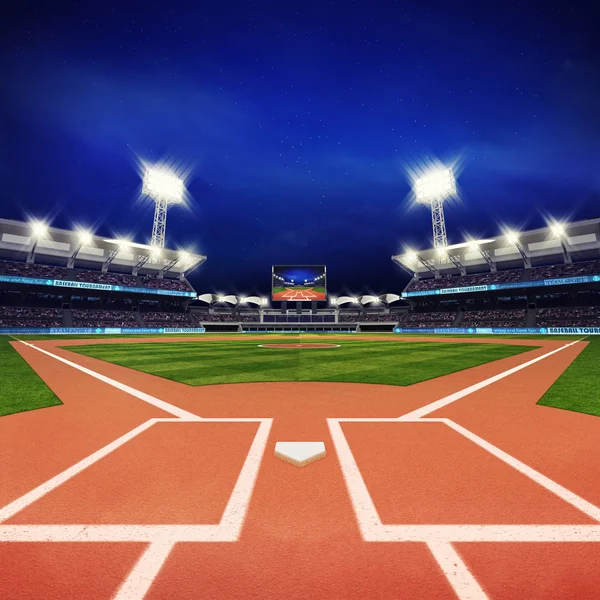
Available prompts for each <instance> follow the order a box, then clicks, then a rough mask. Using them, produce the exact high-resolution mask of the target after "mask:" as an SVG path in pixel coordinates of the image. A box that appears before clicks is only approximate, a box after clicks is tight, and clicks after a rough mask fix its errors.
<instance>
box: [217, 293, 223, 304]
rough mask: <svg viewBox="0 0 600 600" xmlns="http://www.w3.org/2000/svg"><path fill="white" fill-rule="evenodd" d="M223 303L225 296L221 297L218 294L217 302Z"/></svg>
mask: <svg viewBox="0 0 600 600" xmlns="http://www.w3.org/2000/svg"><path fill="white" fill-rule="evenodd" d="M224 301H225V296H222V295H221V294H219V295H218V296H217V302H224Z"/></svg>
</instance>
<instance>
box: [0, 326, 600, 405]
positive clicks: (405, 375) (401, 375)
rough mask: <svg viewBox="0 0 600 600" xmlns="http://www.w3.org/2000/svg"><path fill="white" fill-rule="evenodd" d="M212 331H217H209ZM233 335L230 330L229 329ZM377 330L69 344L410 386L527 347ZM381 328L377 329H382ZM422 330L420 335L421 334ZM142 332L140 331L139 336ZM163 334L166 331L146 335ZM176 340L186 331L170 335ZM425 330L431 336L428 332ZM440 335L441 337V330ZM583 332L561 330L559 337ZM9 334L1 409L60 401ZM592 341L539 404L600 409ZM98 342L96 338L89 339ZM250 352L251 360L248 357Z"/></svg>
mask: <svg viewBox="0 0 600 600" xmlns="http://www.w3.org/2000/svg"><path fill="white" fill-rule="evenodd" d="M211 335H212V334H211ZM224 335H229V336H230V335H231V334H224ZM368 335H373V334H365V335H364V336H363V335H361V334H352V335H348V334H342V335H325V336H321V335H318V334H307V335H305V336H298V335H297V334H295V335H288V336H286V338H285V340H283V341H286V340H289V341H297V340H299V339H303V340H304V341H306V342H310V341H316V340H317V339H319V341H320V338H322V337H328V338H331V341H336V342H337V343H340V344H342V347H341V348H332V349H326V350H301V349H299V350H293V349H292V350H269V349H262V348H257V344H258V343H260V340H265V341H267V340H268V339H270V338H280V337H281V336H280V334H263V335H261V336H260V340H256V339H252V340H250V339H245V337H244V336H240V338H239V340H232V341H229V340H223V341H216V342H210V341H209V342H202V343H193V342H183V343H178V342H173V343H169V342H164V343H162V344H160V346H156V345H152V344H123V345H115V346H113V347H111V346H110V345H97V346H95V345H89V346H79V347H77V348H70V350H72V351H77V352H80V353H81V354H86V355H89V356H95V357H97V358H100V359H102V360H106V361H109V362H114V363H116V364H121V365H124V366H127V367H130V368H134V369H138V370H140V371H144V372H147V373H152V374H155V375H159V376H161V377H165V378H168V379H172V380H176V381H181V382H183V383H186V384H189V385H209V384H214V383H234V382H250V381H345V382H356V383H361V382H364V383H383V384H391V385H411V384H413V383H416V382H418V381H423V380H425V379H430V378H434V377H439V376H441V375H446V374H448V373H452V372H455V371H460V370H462V369H467V368H470V367H473V366H476V365H480V364H484V363H487V362H490V361H492V360H497V359H499V358H503V357H505V356H511V355H513V354H515V353H517V354H518V353H520V352H524V351H527V350H528V349H529V348H524V347H519V346H506V345H495V344H494V345H486V346H477V345H474V344H473V345H471V344H468V339H469V338H472V337H473V338H476V339H477V338H480V337H484V336H454V335H453V336H452V337H461V338H463V339H465V343H463V342H461V343H437V342H436V343H430V344H429V343H423V342H419V343H413V342H411V343H410V344H408V343H407V344H402V343H399V342H395V341H390V342H386V341H378V342H369V341H367V340H365V339H362V338H364V337H365V336H368ZM377 335H379V334H377ZM419 335H421V336H423V334H419ZM24 337H26V339H28V340H41V339H53V340H56V339H57V338H58V339H71V338H77V339H82V338H87V339H90V340H95V339H98V338H106V337H120V338H122V337H126V338H133V337H134V336H131V335H114V336H96V335H89V336H88V335H86V336H24ZM135 337H138V336H135ZM143 337H161V338H164V337H165V336H164V335H162V336H143ZM172 337H173V338H174V339H176V338H178V337H181V336H180V335H173V336H172ZM399 337H400V338H401V337H407V338H410V337H414V336H411V335H406V336H398V335H395V334H390V338H391V339H394V340H395V339H398V338H399ZM424 337H427V336H426V335H425V336H424ZM436 337H440V336H436ZM523 337H527V338H528V339H540V340H541V339H552V340H557V339H558V338H557V336H502V338H501V339H506V338H512V339H518V338H523ZM572 339H580V338H579V337H577V336H560V341H564V342H566V341H567V340H572ZM10 341H11V339H10V338H9V337H8V336H0V383H1V385H0V416H3V415H9V414H12V413H17V412H22V411H27V410H34V409H37V408H44V407H49V406H57V405H59V404H61V402H60V400H59V399H58V398H57V397H56V396H55V395H54V393H53V392H52V391H51V390H50V389H49V388H48V387H47V386H46V384H45V383H44V382H43V381H42V380H41V379H40V378H39V377H38V376H37V374H36V373H35V372H34V371H33V370H32V369H31V368H30V367H29V365H28V364H27V363H26V362H25V361H24V360H23V359H22V358H21V357H20V355H19V354H18V353H17V352H16V351H15V350H14V349H13V348H12V347H11V346H10V345H9V342H10ZM586 341H587V342H588V345H587V347H586V348H585V349H584V350H583V352H582V353H581V354H580V355H579V356H578V358H577V359H576V360H575V361H574V362H573V364H572V365H571V366H570V367H569V368H568V369H567V370H566V371H565V373H564V374H563V375H562V376H561V377H560V378H559V379H558V380H557V381H556V383H555V384H554V385H553V386H552V387H551V388H550V389H549V390H548V392H547V393H546V394H545V395H544V396H543V397H542V398H541V399H540V401H539V402H538V404H541V405H544V406H549V407H553V408H562V409H566V410H573V411H578V412H583V413H588V414H591V415H597V416H600V366H599V365H600V337H594V336H590V337H588V338H587V339H586ZM92 343H93V342H92ZM249 352H250V353H251V354H252V359H251V360H250V359H249Z"/></svg>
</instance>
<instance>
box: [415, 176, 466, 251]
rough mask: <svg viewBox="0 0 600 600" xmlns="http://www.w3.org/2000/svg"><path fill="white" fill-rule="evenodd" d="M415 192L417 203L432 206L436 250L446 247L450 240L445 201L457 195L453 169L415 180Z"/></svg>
mask: <svg viewBox="0 0 600 600" xmlns="http://www.w3.org/2000/svg"><path fill="white" fill-rule="evenodd" d="M414 191H415V196H416V198H417V203H419V204H429V205H430V206H431V222H432V225H433V246H434V248H444V247H446V246H447V245H448V238H447V236H446V221H445V220H444V200H446V198H449V197H450V196H453V195H454V194H456V180H455V178H454V173H453V172H452V169H441V170H439V171H432V172H431V173H429V174H427V175H425V176H424V177H421V178H420V179H417V180H415V182H414Z"/></svg>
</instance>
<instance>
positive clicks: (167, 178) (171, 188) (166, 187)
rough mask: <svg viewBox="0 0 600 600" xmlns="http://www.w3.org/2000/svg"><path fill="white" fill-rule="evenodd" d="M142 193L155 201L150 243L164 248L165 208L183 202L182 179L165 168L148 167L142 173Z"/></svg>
mask: <svg viewBox="0 0 600 600" xmlns="http://www.w3.org/2000/svg"><path fill="white" fill-rule="evenodd" d="M142 194H144V195H145V196H148V197H149V198H152V200H154V202H155V203H156V207H155V209H154V222H153V224H152V241H151V242H150V243H151V245H152V246H156V247H157V248H164V246H165V229H166V226H167V209H168V208H169V204H182V203H183V200H184V194H185V190H184V184H183V179H180V178H179V177H177V175H175V174H174V173H173V172H172V171H169V170H168V169H166V168H163V167H148V168H147V169H146V172H145V173H144V183H143V185H142Z"/></svg>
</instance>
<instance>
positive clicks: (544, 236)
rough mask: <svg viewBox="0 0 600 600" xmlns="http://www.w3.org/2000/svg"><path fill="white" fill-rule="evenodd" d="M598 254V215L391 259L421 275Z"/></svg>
mask: <svg viewBox="0 0 600 600" xmlns="http://www.w3.org/2000/svg"><path fill="white" fill-rule="evenodd" d="M599 254H600V218H599V219H588V220H586V221H576V222H573V223H562V224H558V223H555V224H551V225H548V226H547V227H542V228H540V229H533V230H530V231H505V232H503V233H502V234H501V235H499V236H497V237H495V238H490V239H484V240H469V241H467V242H464V243H462V244H455V245H452V246H447V247H446V248H443V249H439V248H428V249H426V250H411V251H407V252H405V253H404V254H398V255H395V256H392V260H393V261H394V262H395V263H397V264H398V265H399V266H401V267H402V268H403V269H404V270H406V271H408V272H409V273H411V274H417V275H418V276H419V277H421V276H422V275H426V276H428V275H435V274H436V273H440V274H443V275H450V274H459V273H460V274H465V273H481V272H484V271H490V270H494V269H514V268H522V267H531V266H540V265H548V264H559V263H564V262H572V261H581V260H586V259H587V260H589V259H592V258H598V256H599Z"/></svg>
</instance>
